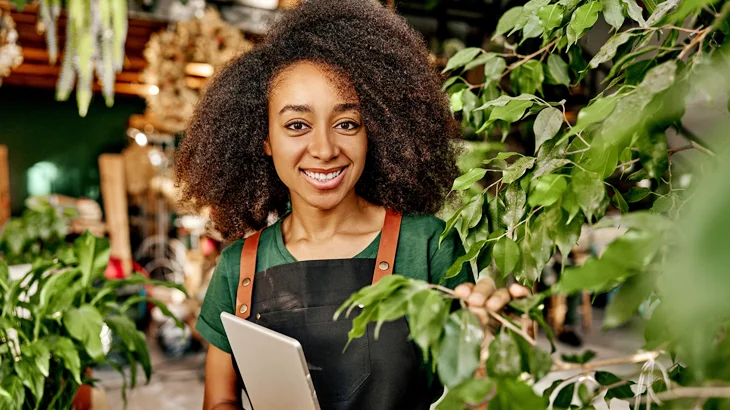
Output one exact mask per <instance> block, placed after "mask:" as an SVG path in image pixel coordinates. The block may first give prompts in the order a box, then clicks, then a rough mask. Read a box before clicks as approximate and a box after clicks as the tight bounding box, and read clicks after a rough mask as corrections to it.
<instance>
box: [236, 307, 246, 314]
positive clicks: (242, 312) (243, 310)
mask: <svg viewBox="0 0 730 410" xmlns="http://www.w3.org/2000/svg"><path fill="white" fill-rule="evenodd" d="M238 311H239V312H241V314H244V313H246V311H248V306H247V305H241V307H240V308H238Z"/></svg>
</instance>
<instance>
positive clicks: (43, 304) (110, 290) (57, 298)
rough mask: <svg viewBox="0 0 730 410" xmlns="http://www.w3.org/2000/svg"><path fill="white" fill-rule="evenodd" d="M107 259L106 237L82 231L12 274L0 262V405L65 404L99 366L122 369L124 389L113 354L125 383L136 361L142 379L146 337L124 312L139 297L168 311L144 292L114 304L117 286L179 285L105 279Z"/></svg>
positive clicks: (17, 409) (133, 376) (146, 366)
mask: <svg viewBox="0 0 730 410" xmlns="http://www.w3.org/2000/svg"><path fill="white" fill-rule="evenodd" d="M108 260H109V244H108V241H107V240H106V239H103V238H97V237H95V236H93V235H91V234H90V233H88V232H86V233H85V234H83V235H81V236H80V237H79V238H77V239H76V241H74V243H73V246H69V247H63V249H62V250H61V251H59V252H58V253H57V254H56V255H55V256H54V257H52V258H51V257H49V258H38V259H36V260H35V261H34V262H33V263H32V265H31V268H30V270H29V271H28V272H27V273H26V274H25V275H23V276H22V277H21V278H19V279H11V278H10V275H9V269H8V265H7V264H6V263H5V262H4V261H0V408H2V409H12V410H21V409H23V410H25V409H44V410H45V409H48V410H55V409H59V410H60V409H64V410H65V409H69V408H71V406H72V403H73V400H74V397H75V395H76V392H77V390H78V389H79V386H81V385H82V384H89V385H93V384H94V380H93V379H92V378H91V377H90V373H88V372H87V369H91V368H93V367H95V366H98V365H109V366H111V367H113V368H114V369H116V370H117V371H119V372H120V373H121V374H122V377H123V378H124V380H125V386H124V389H123V392H124V391H126V388H127V384H126V383H127V376H126V375H125V374H124V371H123V364H124V363H122V362H121V360H119V359H112V358H124V361H125V362H126V363H128V364H129V365H130V376H129V385H128V386H129V387H134V385H135V384H136V381H137V365H138V364H139V365H141V366H142V369H143V371H144V373H145V376H146V378H147V380H149V377H150V373H151V366H150V356H149V351H148V349H147V343H146V339H145V335H144V333H142V332H141V331H139V330H137V328H136V326H135V324H134V322H133V321H132V320H131V319H130V318H129V316H128V315H127V311H128V310H129V309H130V308H132V307H133V306H136V305H137V304H138V303H140V302H143V301H146V302H151V303H155V304H156V305H157V306H159V307H160V309H161V310H162V311H163V312H164V313H165V314H167V315H170V316H172V314H171V313H170V312H169V310H168V309H167V308H166V307H165V306H164V304H162V303H161V302H159V301H156V300H152V299H149V298H147V297H145V296H132V297H130V298H128V299H127V300H125V301H123V302H121V301H119V300H118V298H117V290H119V289H120V288H123V287H125V286H130V285H138V284H142V283H144V284H148V283H153V284H155V285H162V286H167V287H174V288H177V289H180V290H181V291H183V292H184V289H183V288H182V287H181V286H180V285H175V284H171V283H159V282H154V281H150V280H149V279H147V278H145V277H144V276H142V275H133V276H131V277H129V278H126V279H120V280H109V279H107V278H106V277H105V276H104V270H105V268H106V266H107V263H108ZM180 326H182V324H181V323H180ZM112 335H114V336H115V337H114V338H112ZM112 353H113V354H112Z"/></svg>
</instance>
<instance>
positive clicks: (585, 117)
mask: <svg viewBox="0 0 730 410" xmlns="http://www.w3.org/2000/svg"><path fill="white" fill-rule="evenodd" d="M616 104H618V98H617V97H604V98H599V99H596V100H594V101H593V103H592V104H591V105H589V106H587V107H585V108H583V109H582V110H580V112H579V113H578V120H577V121H576V123H575V126H574V127H573V129H571V130H570V131H569V132H568V133H567V134H566V135H565V137H564V138H567V137H570V136H573V135H575V134H577V133H579V132H582V131H583V130H585V129H586V128H587V127H588V126H589V125H592V124H595V123H598V122H601V121H603V120H605V119H606V117H608V116H609V114H611V112H613V110H614V109H615V108H616Z"/></svg>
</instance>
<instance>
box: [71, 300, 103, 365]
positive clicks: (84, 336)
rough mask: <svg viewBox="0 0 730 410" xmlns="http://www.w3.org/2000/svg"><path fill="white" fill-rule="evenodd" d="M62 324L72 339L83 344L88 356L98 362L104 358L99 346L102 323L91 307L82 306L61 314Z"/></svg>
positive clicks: (97, 313)
mask: <svg viewBox="0 0 730 410" xmlns="http://www.w3.org/2000/svg"><path fill="white" fill-rule="evenodd" d="M63 324H64V325H65V326H66V330H68V333H69V334H70V335H71V337H73V338H74V339H76V340H78V341H79V342H81V343H83V344H84V347H85V348H86V351H87V352H88V353H89V356H91V357H92V358H94V359H96V360H100V359H101V358H102V357H103V356H104V351H103V350H102V346H101V329H102V326H103V324H104V321H103V319H102V317H101V315H100V314H99V311H98V310H96V308H94V307H93V306H91V305H82V306H81V307H79V308H78V309H76V308H73V309H69V310H67V311H65V312H64V313H63Z"/></svg>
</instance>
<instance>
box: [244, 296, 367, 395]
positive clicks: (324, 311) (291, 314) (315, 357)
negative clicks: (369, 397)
mask: <svg viewBox="0 0 730 410" xmlns="http://www.w3.org/2000/svg"><path fill="white" fill-rule="evenodd" d="M339 306H340V305H332V306H319V307H310V308H300V309H293V310H290V311H277V312H267V313H263V312H262V313H261V317H260V318H259V319H258V320H257V323H258V324H260V325H262V326H266V327H268V328H270V329H272V330H274V331H277V332H279V333H282V334H284V335H287V336H289V337H293V338H295V339H297V340H298V341H299V343H301V345H302V349H303V350H304V357H305V358H306V360H307V365H308V366H309V372H310V374H311V375H312V382H313V384H314V388H315V389H316V391H317V397H318V399H319V401H320V403H321V404H322V405H323V406H325V405H326V403H335V402H342V401H347V400H350V399H351V398H352V397H353V396H354V395H355V394H356V393H357V391H358V389H359V388H360V387H361V386H362V385H363V384H364V383H365V382H366V381H367V379H368V377H369V376H370V345H369V342H368V333H365V334H364V335H363V336H362V337H360V338H357V339H354V340H353V341H352V342H351V343H350V344H349V345H348V346H347V350H345V351H344V352H343V351H342V350H343V349H344V347H345V345H346V344H347V333H348V332H349V331H350V329H351V328H352V318H353V317H356V316H357V314H359V312H353V313H352V314H351V315H350V319H344V318H343V317H340V318H339V319H338V320H337V321H333V320H332V317H333V315H334V313H335V311H337V308H339Z"/></svg>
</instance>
